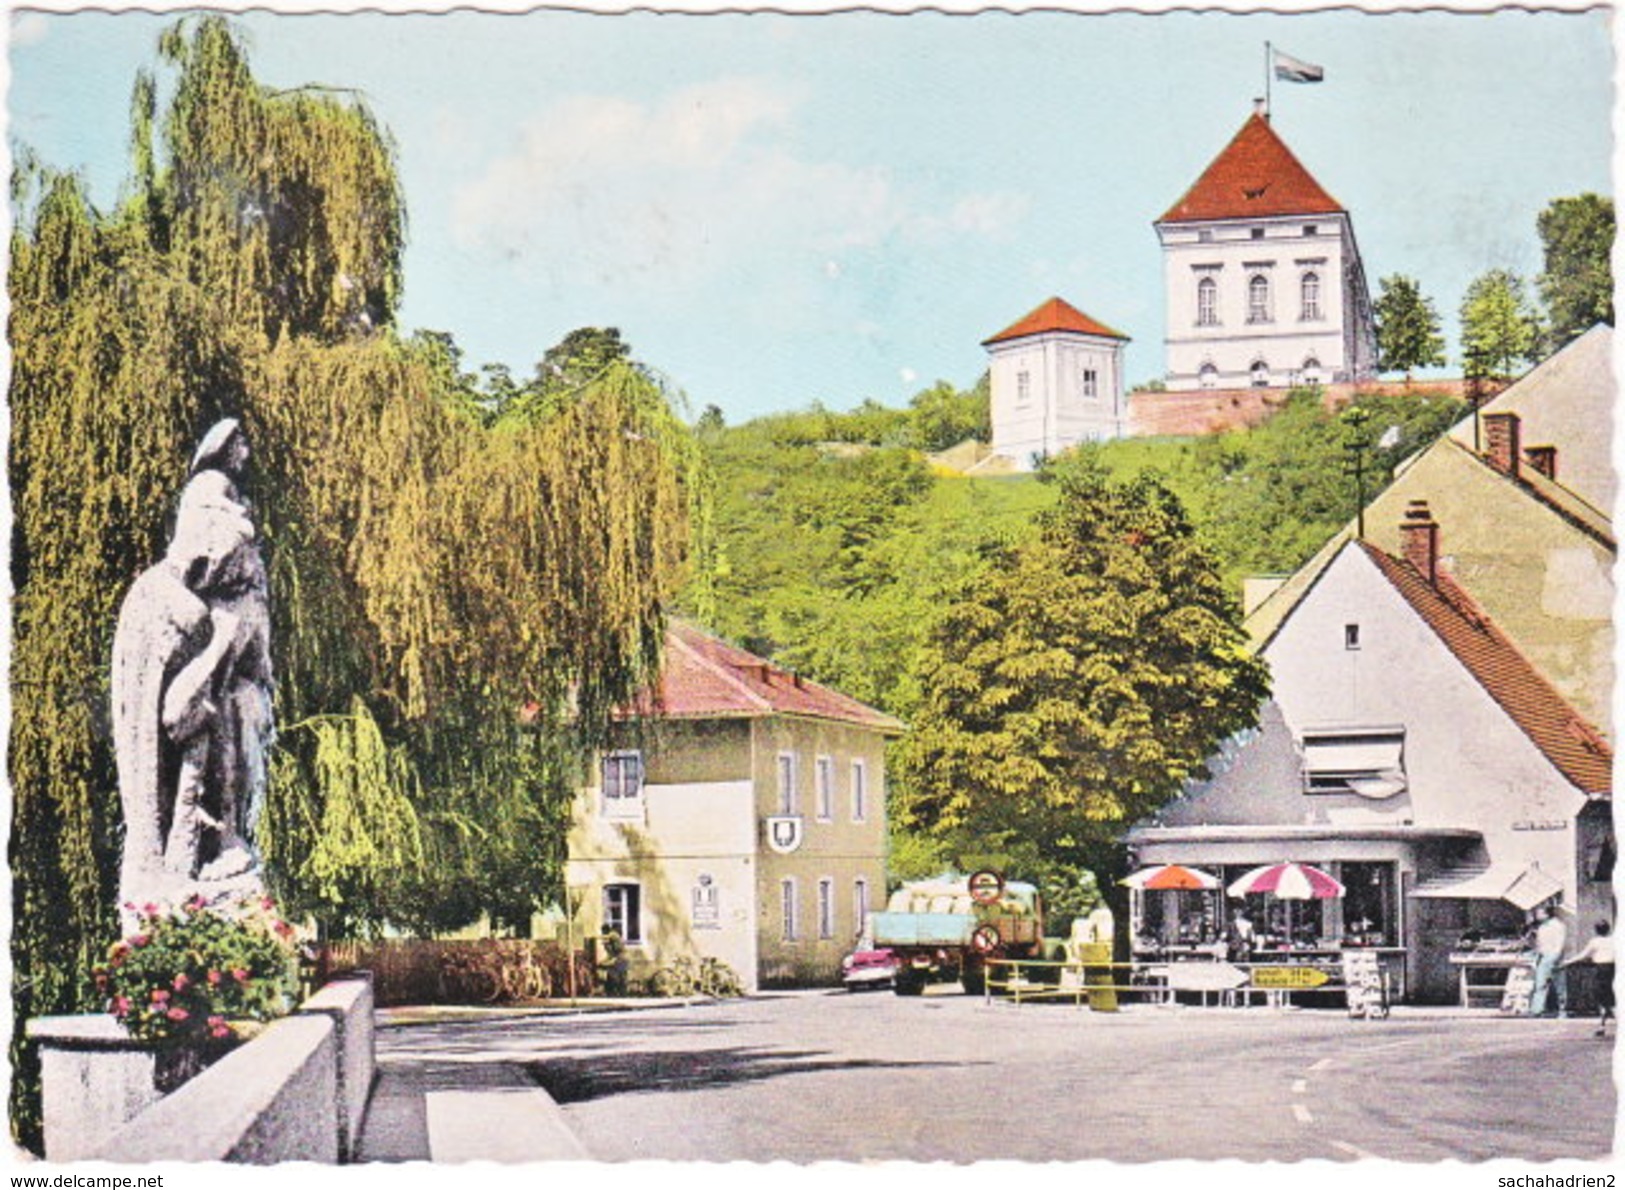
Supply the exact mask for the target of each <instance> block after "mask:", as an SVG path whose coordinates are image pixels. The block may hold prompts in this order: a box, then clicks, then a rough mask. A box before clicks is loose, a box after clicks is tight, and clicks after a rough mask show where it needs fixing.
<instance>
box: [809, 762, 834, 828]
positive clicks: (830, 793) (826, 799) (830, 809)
mask: <svg viewBox="0 0 1625 1190" xmlns="http://www.w3.org/2000/svg"><path fill="white" fill-rule="evenodd" d="M813 776H814V778H815V780H816V782H817V787H818V788H817V796H818V821H820V822H828V821H829V820H830V819H831V818H834V817H835V762H834V761H833V760H831V759H830V758H829V757H827V756H820V757H819V758H818V759H817V760H816V761H814V762H813Z"/></svg>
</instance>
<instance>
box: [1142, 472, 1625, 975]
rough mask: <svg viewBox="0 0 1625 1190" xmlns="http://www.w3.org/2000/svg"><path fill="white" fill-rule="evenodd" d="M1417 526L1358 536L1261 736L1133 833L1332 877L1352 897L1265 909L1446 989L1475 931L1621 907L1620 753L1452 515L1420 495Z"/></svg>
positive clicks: (1150, 858) (1291, 633) (1269, 648)
mask: <svg viewBox="0 0 1625 1190" xmlns="http://www.w3.org/2000/svg"><path fill="white" fill-rule="evenodd" d="M1402 533H1403V537H1404V544H1403V550H1402V556H1400V557H1396V556H1394V555H1392V554H1389V553H1387V552H1385V551H1383V550H1380V549H1378V548H1376V547H1375V546H1372V545H1370V544H1368V543H1366V542H1363V541H1349V542H1345V543H1344V544H1343V546H1342V547H1341V549H1340V550H1339V551H1338V553H1337V555H1336V556H1335V557H1334V558H1333V559H1332V561H1331V562H1330V563H1329V564H1328V565H1326V566H1325V567H1324V568H1323V569H1322V570H1321V571H1320V573H1319V576H1318V579H1317V581H1316V583H1315V584H1314V585H1313V586H1312V587H1311V588H1310V589H1309V590H1308V591H1307V592H1305V593H1304V594H1303V596H1302V597H1301V598H1300V599H1299V600H1298V601H1297V602H1296V603H1295V604H1294V606H1293V608H1292V610H1291V612H1290V614H1289V615H1288V616H1287V617H1286V618H1285V619H1284V620H1283V621H1282V622H1281V623H1280V624H1279V625H1278V626H1277V627H1276V629H1275V631H1274V633H1273V635H1272V636H1271V638H1270V640H1269V641H1268V643H1267V644H1266V645H1265V647H1264V649H1263V651H1262V652H1263V656H1264V658H1265V659H1266V660H1267V661H1268V662H1269V666H1270V673H1271V675H1272V680H1273V687H1274V696H1273V698H1272V699H1271V700H1270V701H1269V702H1268V703H1266V704H1265V707H1264V709H1263V711H1262V714H1261V722H1260V727H1259V730H1258V731H1256V732H1254V733H1251V734H1250V735H1249V736H1248V737H1246V738H1245V739H1242V740H1238V741H1235V742H1233V743H1232V745H1231V746H1230V747H1229V748H1227V749H1226V751H1225V753H1224V754H1223V755H1221V756H1219V757H1216V758H1215V759H1214V760H1213V761H1211V762H1210V767H1211V768H1212V770H1213V774H1214V775H1213V777H1212V778H1211V779H1210V780H1208V781H1206V782H1204V783H1201V784H1198V785H1197V786H1195V787H1194V788H1193V789H1192V790H1191V791H1190V792H1189V794H1188V796H1186V797H1185V798H1182V799H1180V800H1178V801H1175V802H1172V803H1170V804H1169V805H1167V806H1165V807H1164V808H1163V809H1162V810H1161V811H1160V812H1159V813H1158V814H1157V815H1156V817H1155V818H1154V819H1153V820H1152V821H1149V822H1146V823H1142V824H1140V825H1139V826H1136V827H1135V828H1134V829H1133V830H1132V831H1131V832H1130V834H1129V840H1128V841H1129V844H1130V846H1131V847H1132V848H1133V850H1134V852H1135V855H1136V858H1137V860H1138V861H1139V862H1140V863H1144V864H1156V863H1167V862H1176V863H1181V864H1186V865H1189V866H1193V867H1202V868H1206V869H1208V870H1210V871H1215V872H1219V873H1221V874H1222V876H1223V877H1224V879H1225V881H1226V883H1228V882H1229V881H1230V880H1233V879H1234V878H1235V877H1236V876H1237V875H1238V874H1240V873H1241V872H1242V871H1245V870H1246V869H1247V868H1248V867H1251V866H1254V865H1258V864H1266V863H1272V862H1277V861H1280V860H1283V859H1291V860H1297V861H1303V862H1307V863H1311V864H1314V865H1316V866H1319V867H1322V868H1324V869H1326V870H1328V871H1330V872H1331V873H1332V874H1333V875H1335V876H1337V877H1338V878H1339V879H1340V880H1342V882H1343V883H1344V884H1345V885H1346V886H1347V892H1346V894H1345V896H1344V897H1342V898H1341V899H1337V900H1328V901H1319V902H1312V903H1309V904H1305V905H1300V906H1287V905H1284V904H1282V903H1279V902H1274V903H1265V904H1261V905H1259V906H1256V907H1253V906H1250V907H1249V908H1250V909H1252V911H1253V912H1254V913H1255V915H1258V917H1259V918H1260V920H1262V921H1263V923H1264V924H1263V926H1262V927H1261V928H1262V930H1263V931H1264V932H1265V933H1273V934H1276V935H1280V933H1281V923H1280V921H1278V920H1277V917H1278V916H1283V915H1286V914H1289V913H1291V912H1292V911H1293V909H1296V914H1295V916H1293V917H1291V918H1290V922H1291V925H1292V931H1293V939H1292V941H1293V944H1294V948H1295V949H1296V950H1303V951H1305V952H1306V953H1308V954H1335V953H1336V952H1337V951H1338V950H1340V949H1341V948H1343V947H1345V946H1348V945H1351V944H1352V945H1356V946H1360V947H1365V948H1371V949H1375V950H1377V951H1378V952H1379V953H1380V954H1381V956H1382V958H1383V960H1384V962H1385V963H1386V964H1387V965H1388V966H1389V968H1390V971H1391V972H1392V974H1393V975H1394V976H1395V977H1396V980H1397V986H1398V988H1399V989H1400V990H1402V991H1403V992H1404V993H1405V994H1406V996H1407V998H1409V999H1413V1000H1421V1001H1444V1000H1450V999H1454V998H1456V997H1457V996H1458V994H1462V993H1461V980H1460V975H1461V969H1460V967H1459V966H1458V965H1457V963H1456V957H1455V956H1454V955H1453V953H1452V952H1453V951H1454V950H1455V949H1456V947H1457V944H1458V941H1459V940H1460V939H1461V938H1462V937H1463V935H1464V934H1465V933H1467V932H1468V931H1470V930H1472V931H1478V932H1479V933H1481V934H1483V935H1485V936H1487V937H1492V938H1493V937H1496V936H1499V937H1501V938H1504V939H1507V940H1509V942H1510V940H1515V939H1516V938H1517V937H1518V936H1519V934H1520V933H1521V932H1522V930H1523V928H1524V925H1525V914H1526V913H1527V912H1528V911H1530V910H1532V909H1534V908H1536V907H1537V906H1539V905H1541V904H1543V903H1547V902H1561V903H1562V904H1563V905H1564V906H1565V907H1566V908H1567V909H1568V910H1569V911H1570V912H1571V913H1574V914H1576V916H1577V919H1578V921H1579V922H1581V923H1583V924H1584V926H1585V932H1587V933H1589V930H1590V925H1591V923H1592V921H1594V920H1596V919H1598V918H1599V917H1602V916H1607V915H1608V907H1609V903H1610V900H1611V895H1610V894H1611V887H1610V880H1611V876H1612V870H1613V862H1614V846H1615V845H1614V841H1613V833H1612V829H1611V825H1610V817H1611V816H1610V812H1609V811H1610V804H1611V795H1612V767H1613V766H1612V762H1613V753H1612V750H1611V749H1610V748H1609V746H1608V744H1607V742H1606V741H1605V740H1604V739H1603V738H1602V737H1601V735H1600V734H1598V732H1597V731H1596V730H1595V729H1594V728H1593V727H1592V725H1591V724H1589V723H1587V722H1586V721H1585V720H1584V719H1583V718H1582V717H1581V716H1580V715H1579V713H1578V712H1576V711H1575V710H1574V709H1573V707H1572V706H1570V705H1569V704H1568V703H1567V702H1566V701H1565V700H1564V699H1563V697H1562V696H1561V695H1560V694H1559V693H1558V692H1557V690H1556V689H1555V688H1553V687H1552V686H1551V685H1550V684H1549V683H1548V682H1547V681H1546V680H1545V679H1544V678H1543V677H1541V675H1540V674H1539V673H1537V672H1536V670H1535V669H1534V667H1533V666H1531V665H1530V664H1529V662H1528V660H1527V659H1526V658H1525V656H1524V655H1523V653H1522V652H1521V651H1520V650H1519V649H1518V648H1517V647H1516V645H1514V644H1513V642H1512V641H1511V640H1510V639H1509V638H1508V637H1507V636H1506V635H1505V634H1503V633H1502V632H1501V630H1500V629H1499V628H1498V627H1497V626H1496V625H1495V624H1494V622H1493V621H1491V620H1490V619H1489V617H1488V616H1487V615H1485V614H1484V612H1483V610H1482V608H1481V607H1480V606H1479V605H1478V604H1477V602H1476V601H1474V600H1473V599H1472V597H1471V596H1469V595H1468V594H1467V593H1466V591H1465V590H1463V589H1462V587H1461V586H1460V585H1458V584H1457V583H1456V581H1455V580H1454V579H1453V578H1452V577H1451V576H1450V575H1449V574H1448V573H1447V572H1446V570H1445V568H1444V567H1443V565H1442V561H1443V556H1444V555H1445V553H1446V551H1448V550H1449V548H1450V526H1449V525H1443V526H1441V525H1439V524H1438V523H1436V522H1435V521H1434V520H1433V518H1432V516H1431V514H1430V512H1429V510H1428V508H1427V506H1426V505H1425V504H1424V503H1422V502H1420V501H1418V502H1415V503H1413V505H1412V506H1411V508H1410V510H1409V514H1408V515H1407V517H1406V520H1405V523H1404V526H1403V530H1402ZM1575 920H1576V918H1571V919H1570V921H1571V923H1573V922H1574V921H1575ZM1515 950H1516V946H1515V944H1513V945H1512V948H1511V950H1509V951H1508V955H1509V956H1510V955H1512V953H1513V951H1515ZM1509 962H1510V959H1509ZM1503 969H1504V968H1503Z"/></svg>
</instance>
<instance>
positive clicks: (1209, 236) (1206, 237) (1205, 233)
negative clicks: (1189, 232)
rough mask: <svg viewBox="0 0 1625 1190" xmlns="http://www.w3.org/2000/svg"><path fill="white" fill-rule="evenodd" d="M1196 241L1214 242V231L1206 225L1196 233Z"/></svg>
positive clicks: (1202, 242) (1200, 242)
mask: <svg viewBox="0 0 1625 1190" xmlns="http://www.w3.org/2000/svg"><path fill="white" fill-rule="evenodd" d="M1196 242H1197V243H1198V244H1211V243H1212V242H1213V233H1212V232H1211V231H1210V230H1208V229H1207V228H1205V227H1204V228H1203V229H1202V230H1201V231H1199V232H1197V233H1196Z"/></svg>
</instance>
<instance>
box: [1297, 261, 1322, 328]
mask: <svg viewBox="0 0 1625 1190" xmlns="http://www.w3.org/2000/svg"><path fill="white" fill-rule="evenodd" d="M1300 289H1301V290H1302V295H1303V320H1304V321H1305V322H1317V321H1319V319H1320V274H1319V273H1305V274H1304V275H1303V281H1302V283H1301V285H1300Z"/></svg>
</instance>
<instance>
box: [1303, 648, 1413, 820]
mask: <svg viewBox="0 0 1625 1190" xmlns="http://www.w3.org/2000/svg"><path fill="white" fill-rule="evenodd" d="M1345 631H1347V630H1346V629H1345ZM1303 780H1304V791H1305V792H1306V793H1354V794H1358V795H1359V796H1361V797H1367V798H1388V797H1393V796H1394V795H1395V794H1397V793H1403V792H1404V791H1405V729H1404V728H1402V727H1371V728H1359V727H1338V728H1323V729H1316V730H1306V731H1305V732H1304V733H1303Z"/></svg>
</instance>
